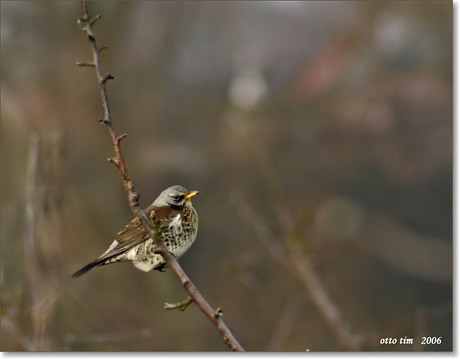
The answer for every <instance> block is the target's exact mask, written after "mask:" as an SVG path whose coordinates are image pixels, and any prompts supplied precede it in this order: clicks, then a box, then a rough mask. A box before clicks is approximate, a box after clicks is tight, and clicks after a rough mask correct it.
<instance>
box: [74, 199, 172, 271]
mask: <svg viewBox="0 0 460 359" xmlns="http://www.w3.org/2000/svg"><path fill="white" fill-rule="evenodd" d="M144 211H145V214H146V215H147V217H148V218H149V220H150V221H153V219H154V217H155V219H156V220H157V221H158V222H159V225H160V228H163V227H166V226H168V224H169V223H170V222H171V221H172V219H173V218H174V217H175V216H177V215H178V210H177V209H174V208H171V207H169V206H162V207H155V206H153V204H151V205H150V206H148V207H147V208H146V209H145V210H144ZM149 238H150V237H149V235H148V233H147V232H146V231H145V229H144V226H143V225H142V222H141V221H140V219H138V218H134V219H133V220H132V221H131V222H129V224H128V225H126V227H125V228H123V229H122V230H121V231H120V232H118V233H117V237H116V239H115V241H114V242H113V243H112V244H111V245H110V247H109V249H107V250H106V251H105V252H104V253H103V254H102V255H101V256H100V257H98V258H97V259H95V260H94V261H92V262H91V263H89V264H87V265H86V266H84V267H83V268H81V269H80V270H79V271H77V272H76V273H74V274H73V275H72V277H74V278H76V277H79V276H81V275H82V274H84V273H86V272H87V271H89V270H90V269H92V268H94V267H97V266H100V265H104V264H107V263H110V262H109V260H110V259H112V258H114V257H116V256H118V255H120V254H122V253H124V252H126V251H128V250H129V249H131V248H133V247H135V246H137V245H139V244H141V243H142V242H145V241H146V240H147V239H149Z"/></svg>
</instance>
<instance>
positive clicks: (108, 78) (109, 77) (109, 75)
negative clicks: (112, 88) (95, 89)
mask: <svg viewBox="0 0 460 359" xmlns="http://www.w3.org/2000/svg"><path fill="white" fill-rule="evenodd" d="M113 79H115V77H114V76H113V75H112V74H111V73H110V72H109V73H108V74H107V75H105V76H104V77H103V78H102V80H101V84H103V83H106V82H107V81H108V80H113Z"/></svg>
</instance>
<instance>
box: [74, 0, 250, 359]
mask: <svg viewBox="0 0 460 359" xmlns="http://www.w3.org/2000/svg"><path fill="white" fill-rule="evenodd" d="M81 3H82V12H83V15H82V17H81V18H80V19H79V24H80V25H81V27H82V30H83V31H84V32H85V33H86V35H87V37H88V40H89V42H90V45H91V50H92V54H93V61H92V62H89V63H88V62H84V63H77V65H79V66H87V67H93V68H94V69H95V72H96V76H97V80H98V84H99V92H100V96H101V101H102V107H103V110H104V117H103V118H102V119H101V120H100V121H101V123H103V124H104V125H105V126H106V127H107V129H108V132H109V136H110V139H111V141H112V144H113V149H114V152H115V157H113V158H109V161H110V162H112V163H113V164H115V166H116V167H117V168H118V169H119V171H120V174H121V177H122V180H123V185H124V187H125V190H126V192H127V193H128V201H129V206H130V207H131V210H132V212H133V213H134V215H135V216H136V217H138V218H140V220H141V221H142V224H143V226H144V228H145V230H146V231H147V232H148V233H149V235H150V237H151V238H153V239H154V241H155V244H156V245H157V246H158V248H160V250H159V251H158V253H159V254H161V256H162V257H163V259H164V260H165V262H166V263H167V265H168V266H169V268H171V270H172V271H173V272H174V273H175V274H176V276H177V277H178V278H179V280H180V282H181V283H182V285H183V287H184V288H185V290H186V291H187V293H188V294H189V296H190V297H191V298H192V300H193V301H194V302H195V303H196V305H197V306H198V307H199V308H200V310H201V311H202V312H203V313H204V314H205V315H206V316H207V317H208V319H209V320H210V321H211V322H212V323H213V324H214V326H215V327H216V329H217V330H218V331H219V333H220V334H221V336H222V339H223V340H224V342H225V344H227V345H228V346H229V348H230V349H231V350H233V351H244V349H243V348H242V346H241V345H240V344H239V343H238V341H237V340H236V339H235V337H234V336H233V334H232V333H231V332H230V330H229V329H228V327H227V326H226V324H225V323H224V321H223V320H222V318H221V316H222V313H221V311H220V309H217V310H213V308H212V307H211V306H210V305H209V303H208V302H207V301H206V299H205V298H204V297H203V296H202V295H201V293H200V291H199V290H198V289H197V287H196V286H195V285H194V284H193V283H192V281H191V280H190V279H189V278H188V276H187V275H186V274H185V272H184V271H183V269H182V268H181V267H180V265H179V263H178V262H177V260H176V259H175V258H174V256H173V255H172V254H171V253H169V251H168V250H167V249H166V247H165V245H164V244H163V242H162V241H161V239H160V237H159V236H158V235H157V232H158V228H155V227H154V225H153V224H152V223H151V222H150V221H149V220H148V218H147V216H146V214H145V212H144V211H143V210H142V209H141V208H140V207H139V194H138V192H137V190H136V188H135V187H134V184H133V182H132V180H131V178H130V176H129V173H128V170H127V169H126V165H125V160H124V158H123V152H122V150H121V146H120V144H121V140H122V139H123V138H124V137H126V134H123V135H121V136H117V134H116V132H115V129H114V127H113V123H112V115H111V112H110V106H109V100H108V96H107V88H106V85H107V81H108V80H112V79H113V78H114V77H113V75H112V74H110V73H109V74H106V75H103V73H102V67H101V63H100V53H101V51H102V50H104V49H105V48H106V47H107V46H106V45H103V46H99V45H98V44H97V42H96V38H95V36H94V33H93V29H92V26H93V24H94V23H95V22H96V21H97V20H99V19H100V16H99V15H98V16H95V17H91V16H90V14H89V10H88V4H87V2H86V1H85V0H82V2H81Z"/></svg>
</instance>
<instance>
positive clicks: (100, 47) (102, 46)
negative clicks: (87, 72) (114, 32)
mask: <svg viewBox="0 0 460 359" xmlns="http://www.w3.org/2000/svg"><path fill="white" fill-rule="evenodd" d="M107 47H109V46H108V45H107V44H104V45H101V46H99V48H98V50H99V51H102V50H105V49H106V48H107Z"/></svg>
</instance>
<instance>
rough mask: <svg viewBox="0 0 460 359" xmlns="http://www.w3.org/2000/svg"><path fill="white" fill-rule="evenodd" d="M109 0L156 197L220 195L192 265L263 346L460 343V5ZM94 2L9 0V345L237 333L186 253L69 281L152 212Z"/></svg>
mask: <svg viewBox="0 0 460 359" xmlns="http://www.w3.org/2000/svg"><path fill="white" fill-rule="evenodd" d="M89 6H90V12H91V13H92V14H93V15H95V14H102V19H101V20H100V21H99V22H98V23H97V24H96V25H95V28H94V30H95V34H96V38H97V40H98V41H99V43H100V44H108V49H106V50H105V51H103V53H102V63H103V69H104V71H106V72H111V73H113V74H114V75H115V81H111V82H109V84H108V90H109V97H110V99H109V100H110V104H111V106H112V112H113V119H114V125H115V128H116V130H117V132H118V133H119V134H121V133H125V132H126V133H127V134H128V137H127V138H126V139H125V140H124V141H123V143H122V148H123V151H124V154H125V159H126V161H127V166H128V170H129V171H130V174H131V176H132V179H133V181H134V183H135V185H136V187H137V189H138V191H139V192H140V194H141V203H142V206H147V205H148V204H150V202H152V201H153V200H154V199H155V198H156V196H157V195H158V194H159V193H160V192H161V191H162V190H163V189H165V188H166V187H168V186H170V185H173V184H181V185H183V186H185V187H186V188H188V189H191V190H192V189H197V190H200V191H201V194H200V196H198V197H197V198H196V199H195V200H194V206H195V208H196V209H197V211H198V213H199V215H200V229H199V234H198V239H197V241H196V243H195V244H194V246H193V247H192V248H191V249H190V251H189V252H188V253H187V254H186V255H185V256H184V257H182V258H181V259H180V263H181V265H182V266H183V268H184V269H185V271H186V272H187V274H188V275H189V276H190V277H191V279H192V280H193V281H194V283H195V284H196V285H197V287H198V288H199V289H200V290H201V291H202V294H203V295H204V296H205V297H206V298H207V299H208V301H209V302H210V304H211V305H212V306H214V307H221V308H222V309H223V313H224V316H223V319H224V320H225V321H226V323H227V325H228V326H229V327H230V329H231V330H232V332H233V334H234V335H235V337H236V338H237V339H238V340H239V341H240V343H241V345H242V346H243V347H244V348H245V349H246V350H251V351H266V350H270V351H305V350H307V349H308V350H310V351H341V350H372V351H418V350H419V351H431V350H436V351H450V350H452V314H453V313H452V236H453V234H452V194H453V193H452V176H453V166H452V160H453V100H452V95H453V82H452V76H453V66H452V58H453V49H452V42H453V35H452V31H453V21H452V18H453V15H452V2H450V1H417V2H415V1H397V2H396V1H395V2H387V1H369V2H367V1H327V2H321V1H317V2H315V1H309V2H278V1H270V2H235V1H232V2H200V1H194V2H174V1H170V2H154V1H151V2H91V3H90V4H89ZM80 16H81V9H80V4H79V2H54V1H51V2H50V1H48V2H32V1H21V2H15V1H8V2H1V46H2V51H1V76H2V81H1V104H2V105H1V132H0V136H1V137H0V138H1V153H2V161H1V165H2V169H1V173H0V176H1V178H0V179H1V181H0V184H1V232H0V233H1V333H2V334H1V336H0V348H1V350H3V351H29V350H38V351H87V350H90V351H226V350H228V348H227V347H226V345H225V344H224V343H223V342H222V340H221V338H220V337H219V335H218V333H217V331H216V330H215V328H214V327H213V326H212V325H211V324H210V322H209V321H208V320H207V319H206V318H205V317H204V316H203V315H202V314H201V312H200V311H199V310H198V308H197V307H196V306H194V305H191V306H190V307H189V308H188V309H187V310H186V311H185V312H180V311H165V310H163V304H164V303H165V302H177V301H181V300H183V299H185V298H186V293H185V291H184V290H183V288H182V287H181V286H180V284H179V282H178V281H177V279H176V277H175V276H174V274H173V273H171V271H167V272H166V273H158V272H150V273H144V272H141V271H139V270H137V269H135V268H134V267H133V266H132V265H131V264H130V263H121V264H116V265H110V266H105V267H101V268H97V269H95V270H93V271H91V272H90V273H89V274H87V275H85V276H84V277H81V278H79V279H78V280H74V279H71V278H70V275H71V274H72V273H73V272H74V271H76V270H77V269H78V268H80V267H81V266H83V265H84V264H86V263H88V262H89V261H91V260H93V259H94V258H96V257H97V256H99V255H100V254H101V253H102V252H103V251H105V250H106V248H107V247H108V246H109V245H110V243H111V242H112V241H113V239H114V235H115V234H116V232H117V231H118V230H119V229H121V228H122V227H123V226H124V225H125V224H126V223H127V222H128V221H129V220H131V218H132V213H131V211H130V209H129V206H128V202H127V196H126V193H125V191H124V189H123V186H122V182H121V179H120V175H119V173H118V171H117V170H116V168H115V167H114V166H113V165H111V164H109V163H108V162H107V158H108V157H111V156H113V149H112V147H111V143H110V140H109V137H108V134H107V131H106V129H105V128H104V127H103V126H101V125H100V124H99V122H98V119H99V118H100V117H102V107H101V101H100V98H99V93H98V89H97V82H96V77H95V74H94V71H93V69H91V68H78V67H77V66H76V65H75V62H76V61H81V62H84V61H90V60H91V52H90V47H89V44H88V41H87V39H86V38H85V35H84V34H83V32H81V31H80V29H79V26H78V25H77V19H78V18H79V17H80ZM334 313H335V314H336V315H335V316H334ZM331 315H332V317H331ZM404 337H406V338H410V339H413V343H412V344H409V345H407V344H406V345H403V344H400V338H404ZM423 337H430V338H431V337H435V338H439V337H441V339H440V340H439V344H425V345H423V344H421V343H422V338H423ZM385 338H396V339H397V341H398V344H395V345H385V344H381V343H380V342H381V339H385ZM352 341H354V342H353V343H352Z"/></svg>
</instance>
